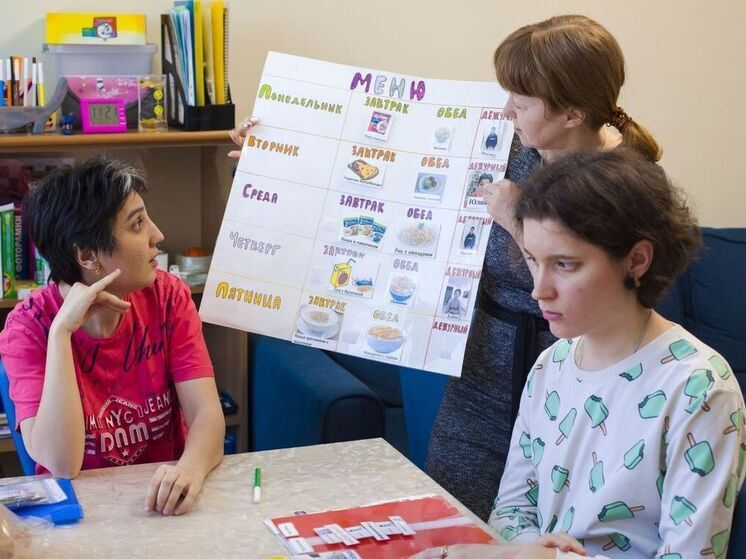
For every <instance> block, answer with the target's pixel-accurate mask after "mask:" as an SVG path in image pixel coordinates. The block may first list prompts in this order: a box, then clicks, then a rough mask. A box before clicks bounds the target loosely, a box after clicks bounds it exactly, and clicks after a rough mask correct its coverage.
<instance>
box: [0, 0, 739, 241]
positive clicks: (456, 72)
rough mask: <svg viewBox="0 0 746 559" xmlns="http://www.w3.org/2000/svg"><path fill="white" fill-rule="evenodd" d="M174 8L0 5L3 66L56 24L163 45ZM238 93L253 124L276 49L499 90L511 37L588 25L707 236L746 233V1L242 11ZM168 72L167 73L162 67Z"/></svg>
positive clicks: (317, 0)
mask: <svg viewBox="0 0 746 559" xmlns="http://www.w3.org/2000/svg"><path fill="white" fill-rule="evenodd" d="M170 5H171V2H170V1H168V0H129V1H127V2H124V1H116V0H77V1H75V2H70V1H69V0H44V1H27V2H25V3H23V4H21V3H19V2H18V1H17V0H0V21H2V25H3V27H2V29H3V30H4V31H3V32H2V33H0V55H7V54H9V53H10V51H13V52H19V53H24V54H27V55H31V54H33V53H38V51H39V45H40V44H41V42H42V41H43V37H44V25H43V18H44V13H45V12H49V11H66V10H70V9H71V7H72V6H75V9H76V10H78V11H100V10H101V9H102V7H106V8H108V9H111V10H112V11H117V10H119V11H128V12H144V13H146V14H147V15H148V33H149V40H150V41H152V42H156V43H158V42H159V41H160V32H159V29H158V22H159V14H160V13H161V12H163V11H165V10H166V9H168V7H169V6H170ZM231 9H232V14H231V25H230V44H231V60H230V62H231V80H230V82H231V90H232V93H233V98H234V101H235V103H236V105H237V111H238V113H237V114H238V116H239V117H240V115H244V114H249V113H250V112H251V106H252V103H253V99H254V96H255V93H256V88H257V85H258V80H259V76H260V75H261V69H262V65H263V61H264V57H265V55H266V53H267V51H268V50H277V51H284V52H289V53H292V54H298V55H303V56H310V57H316V58H322V59H327V60H331V61H335V62H340V63H345V64H354V65H360V66H367V67H371V68H380V69H385V70H390V71H395V72H400V73H406V74H414V75H419V76H423V77H430V78H445V79H464V80H492V79H494V78H493V69H492V65H491V59H492V52H493V50H494V48H495V47H496V46H497V44H498V43H499V42H500V40H501V39H502V38H503V37H505V35H507V34H508V33H509V32H510V31H512V30H514V29H515V28H517V27H519V26H521V25H524V24H526V23H532V22H535V21H538V20H541V19H544V18H546V17H549V16H551V15H556V14H558V13H583V14H586V15H589V16H591V17H593V18H595V19H597V20H598V21H600V22H601V23H603V24H604V25H605V26H606V27H608V28H609V29H610V30H611V32H612V33H613V34H614V35H615V36H616V37H617V39H618V40H619V42H620V43H621V45H622V49H623V50H624V53H625V55H626V58H627V69H628V73H627V85H626V86H625V88H624V90H623V93H622V99H621V104H622V106H623V107H624V108H625V109H626V111H627V112H628V113H629V114H630V115H631V116H632V117H633V118H635V119H637V120H638V121H639V122H641V123H643V124H644V125H645V126H647V127H648V128H649V129H650V130H651V131H652V132H653V133H654V135H655V136H656V138H657V139H658V140H659V142H660V143H661V144H662V145H663V148H664V150H665V155H664V159H663V162H662V164H663V166H664V167H665V168H666V170H667V171H668V172H669V174H670V175H671V176H672V177H673V178H674V180H675V181H676V182H678V183H679V184H680V185H681V186H683V187H684V188H685V189H686V190H687V191H688V192H689V193H690V194H691V197H692V200H693V201H694V202H695V204H696V207H697V209H698V213H699V215H700V220H701V221H702V223H703V224H706V225H713V226H741V227H743V226H746V216H745V215H744V213H745V212H744V210H746V166H744V165H742V164H740V161H741V158H742V157H743V155H742V153H743V152H744V149H743V148H744V147H746V144H744V142H743V141H741V132H742V130H743V129H744V128H746V127H745V126H744V125H745V124H746V113H745V112H744V110H743V102H742V101H741V99H742V98H743V95H744V91H746V63H745V59H744V54H745V53H746V33H744V32H743V22H744V21H746V2H741V1H739V0H713V1H712V2H710V3H708V4H707V8H705V3H702V2H701V1H695V0H679V1H675V0H656V1H650V0H627V1H626V2H608V1H599V0H596V1H592V0H566V1H565V2H562V3H559V2H556V1H552V0H532V1H531V2H503V1H499V0H459V1H457V0H428V1H425V0H418V1H415V0H377V1H376V2H370V1H367V0H277V1H274V2H258V1H256V0H233V2H232V4H231ZM156 64H157V65H159V62H158V61H156Z"/></svg>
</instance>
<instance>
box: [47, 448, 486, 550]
mask: <svg viewBox="0 0 746 559" xmlns="http://www.w3.org/2000/svg"><path fill="white" fill-rule="evenodd" d="M157 466H158V465H157V464H143V465H137V466H125V467H121V468H104V469H100V470H88V471H84V472H82V473H81V474H80V476H79V477H78V478H77V479H75V480H74V482H73V485H74V487H75V491H76V493H77V495H78V499H79V500H80V503H81V504H82V505H83V510H84V513H85V518H84V519H83V520H82V521H80V522H79V523H77V524H74V525H70V526H61V527H56V528H53V529H51V530H48V531H46V532H45V533H43V534H42V535H41V537H39V539H38V540H37V541H38V543H41V544H42V545H43V548H44V550H45V552H44V553H45V556H49V557H60V558H67V557H70V558H73V557H74V558H83V557H97V558H106V559H114V558H118V557H152V558H161V557H183V558H190V559H191V558H193V557H210V558H212V557H243V558H247V557H250V558H268V557H272V556H275V555H285V554H287V553H286V551H285V548H284V547H283V545H282V544H281V543H280V542H279V541H278V540H276V539H275V537H274V536H273V535H272V534H271V533H270V531H269V530H268V529H267V528H266V527H265V526H264V524H263V521H264V520H265V519H269V518H275V517H279V516H285V515H288V514H291V513H292V512H293V511H296V510H300V509H303V510H306V511H308V512H316V511H321V510H326V509H333V508H345V507H349V506H356V505H364V504H368V503H372V502H376V501H381V500H389V499H398V498H403V497H409V496H415V495H423V494H428V493H437V494H441V495H445V496H446V497H447V498H448V499H449V501H451V502H452V503H453V504H454V505H455V506H456V507H457V508H458V509H459V510H460V511H462V512H463V513H464V514H465V515H466V516H468V517H469V518H471V519H473V520H474V521H475V522H476V523H477V524H478V525H479V526H481V527H485V524H484V523H483V522H481V521H480V520H479V519H478V518H476V517H475V516H474V515H473V514H472V513H470V512H469V511H468V510H467V509H466V508H465V507H464V506H463V505H461V504H460V503H458V502H457V501H456V500H455V499H454V498H453V497H451V496H450V495H448V493H446V492H445V490H443V489H442V488H441V487H440V486H439V485H437V484H436V483H435V482H434V481H433V480H431V479H430V478H429V477H428V476H426V475H425V474H424V473H423V472H421V471H420V470H419V469H418V468H417V467H416V466H414V465H413V464H412V463H411V462H409V461H408V460H407V459H406V458H405V457H404V456H402V455H401V454H400V453H399V452H397V451H396V450H395V449H394V448H392V447H391V446H389V445H388V443H386V442H385V441H384V440H382V439H371V440H366V441H353V442H347V443H337V444H329V445H319V446H313V447H303V448H293V449H285V450H272V451H265V452H255V453H247V454H238V455H233V456H226V457H225V459H224V460H223V462H222V464H221V465H220V466H218V467H217V468H216V469H215V471H213V472H212V474H211V475H210V476H209V477H208V478H207V480H206V482H205V485H204V488H203V490H202V494H201V496H200V497H199V499H198V501H197V502H196V504H195V506H194V507H193V509H192V510H191V511H190V512H189V513H187V514H186V515H184V516H180V517H164V516H162V515H160V514H158V513H146V512H145V511H144V500H145V492H146V490H147V487H148V481H149V480H150V477H151V476H152V474H153V472H154V471H155V469H156V467H157ZM255 467H260V468H262V501H261V503H259V504H253V503H252V498H251V497H252V484H253V473H254V468H255Z"/></svg>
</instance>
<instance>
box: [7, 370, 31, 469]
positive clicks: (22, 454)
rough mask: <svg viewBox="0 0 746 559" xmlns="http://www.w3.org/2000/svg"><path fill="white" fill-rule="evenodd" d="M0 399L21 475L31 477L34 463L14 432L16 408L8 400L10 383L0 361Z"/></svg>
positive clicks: (19, 436) (20, 439)
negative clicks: (21, 471)
mask: <svg viewBox="0 0 746 559" xmlns="http://www.w3.org/2000/svg"><path fill="white" fill-rule="evenodd" d="M0 397H2V400H3V407H4V408H5V414H6V415H7V416H8V426H9V427H10V433H11V436H12V437H13V444H14V445H15V446H16V453H17V454H18V460H19V462H20V463H21V468H22V469H23V473H24V474H25V475H27V476H33V475H35V474H36V462H34V459H33V458H31V456H29V454H28V452H26V445H24V444H23V437H22V436H21V434H20V433H19V432H18V431H16V407H15V405H14V404H13V400H11V399H10V381H8V373H6V372H5V365H3V362H2V361H0Z"/></svg>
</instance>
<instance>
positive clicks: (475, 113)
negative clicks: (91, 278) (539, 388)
mask: <svg viewBox="0 0 746 559" xmlns="http://www.w3.org/2000/svg"><path fill="white" fill-rule="evenodd" d="M506 100H507V94H506V93H505V92H504V91H502V90H501V89H500V88H499V86H498V85H497V84H495V83H491V82H470V83H464V82H462V81H449V80H435V79H427V78H422V77H418V76H409V75H402V74H399V73H397V72H395V71H386V70H373V69H368V68H360V67H354V66H345V65H341V64H335V63H332V62H326V61H322V60H314V59H309V58H302V57H297V56H290V55H286V54H281V53H275V52H271V53H269V54H268V55H267V60H266V63H265V67H264V72H263V75H262V78H261V80H260V84H259V89H258V92H257V96H256V99H255V102H254V115H253V116H255V117H258V118H259V119H260V124H259V125H258V126H256V127H254V128H252V129H251V131H250V132H249V135H248V136H247V138H246V142H245V144H244V147H243V149H242V153H241V158H240V160H239V162H238V167H237V171H236V174H235V178H234V181H233V185H232V188H231V192H230V195H229V198H228V203H227V206H226V210H225V215H224V217H223V223H222V225H221V228H220V232H219V233H218V237H217V240H216V244H215V251H214V254H213V258H212V264H211V267H210V273H209V275H208V278H207V283H206V285H205V290H204V294H203V297H202V304H201V307H200V315H201V317H202V319H203V320H204V321H205V322H210V323H214V324H221V325H225V326H230V327H233V328H240V329H243V330H246V331H249V332H255V333H259V334H265V335H270V336H274V337H277V338H281V339H285V340H289V341H292V342H294V343H297V344H302V345H306V346H310V347H316V348H322V349H326V350H330V351H337V352H341V353H346V354H349V355H355V356H359V357H363V358H366V359H372V360H376V361H382V362H391V363H397V364H400V365H403V366H408V367H413V368H417V369H424V370H428V371H433V372H439V373H443V374H447V375H451V376H459V375H460V374H461V365H462V361H463V349H464V347H465V345H466V338H467V336H468V332H469V327H470V323H471V318H472V315H473V312H474V303H475V299H476V293H477V291H478V287H479V280H480V272H481V265H482V261H483V259H484V254H485V250H486V246H487V240H488V237H489V228H490V226H491V219H490V218H489V215H488V214H487V212H486V207H485V204H484V200H483V198H482V192H483V188H484V185H486V184H489V183H493V182H496V181H498V180H500V179H501V178H502V177H503V175H504V173H505V168H506V165H507V158H508V153H509V149H510V143H511V139H512V134H513V128H512V123H511V122H510V121H509V120H507V119H506V117H505V115H504V114H503V112H502V110H503V107H504V105H505V102H506ZM332 524H333V523H332ZM317 528H323V526H322V527H317ZM335 530H336V528H334V527H333V526H326V527H325V528H324V529H323V530H321V533H322V534H323V535H324V537H325V538H327V539H331V538H335V537H339V536H340V534H339V532H338V531H337V532H335ZM361 530H362V529H361ZM315 537H319V538H320V537H321V536H320V535H318V534H316V536H315ZM295 545H296V546H298V549H300V548H301V547H303V545H302V542H300V540H299V541H297V542H296V544H295Z"/></svg>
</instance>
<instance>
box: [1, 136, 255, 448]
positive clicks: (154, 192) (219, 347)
mask: <svg viewBox="0 0 746 559" xmlns="http://www.w3.org/2000/svg"><path fill="white" fill-rule="evenodd" d="M231 145H232V144H231V142H230V138H229V136H228V132H227V131H226V130H216V131H206V132H182V131H167V132H160V133H148V134H145V133H138V132H127V133H124V134H97V135H84V134H79V133H78V134H75V135H72V136H62V135H59V134H38V135H0V158H18V159H38V158H45V157H65V158H72V159H75V160H84V159H86V158H88V157H91V156H94V155H102V156H105V157H110V158H117V159H122V160H124V161H128V162H130V163H131V164H132V165H134V166H135V167H137V168H140V169H143V170H144V171H145V174H146V179H147V182H148V192H147V193H146V195H145V200H146V203H147V205H148V212H149V213H150V215H151V217H152V218H153V220H154V221H155V223H156V224H157V225H158V227H159V228H160V229H161V231H163V233H164V235H165V237H166V240H165V246H166V248H167V249H168V251H169V253H170V259H171V262H173V259H174V255H175V254H178V253H180V252H183V251H184V250H186V249H187V248H189V247H191V246H197V245H199V246H202V247H204V248H205V250H207V251H208V252H212V250H213V248H214V244H215V239H216V238H217V234H218V231H219V228H220V224H221V221H222V218H223V211H224V209H225V205H226V202H227V199H228V194H229V192H230V187H231V183H232V180H233V178H232V169H233V163H232V161H231V160H229V159H228V157H227V153H228V151H229V150H230V149H231ZM202 292H203V288H202V287H201V286H200V287H193V288H192V295H193V296H194V297H195V300H196V302H197V303H199V299H200V297H201V295H202ZM16 303H17V301H16V300H14V299H2V300H0V324H2V323H4V321H5V316H7V313H8V311H9V310H10V309H12V308H13V307H14V306H15V304H16ZM203 333H204V335H205V340H206V342H207V347H208V349H209V351H210V356H211V358H212V362H213V365H214V367H215V380H216V382H217V385H218V389H220V390H225V391H226V392H228V393H229V394H230V395H231V397H233V399H234V400H235V401H236V402H237V403H238V405H239V408H238V413H237V414H235V415H230V416H226V427H227V430H228V431H230V432H234V433H235V435H236V440H237V442H238V451H239V452H246V451H247V450H248V438H249V430H248V418H249V414H248V405H249V404H248V334H246V333H245V332H240V331H238V330H233V329H230V328H225V327H222V326H215V325H212V324H205V325H203ZM14 450H15V448H14V446H13V442H12V440H11V439H0V453H3V452H9V451H14Z"/></svg>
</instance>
